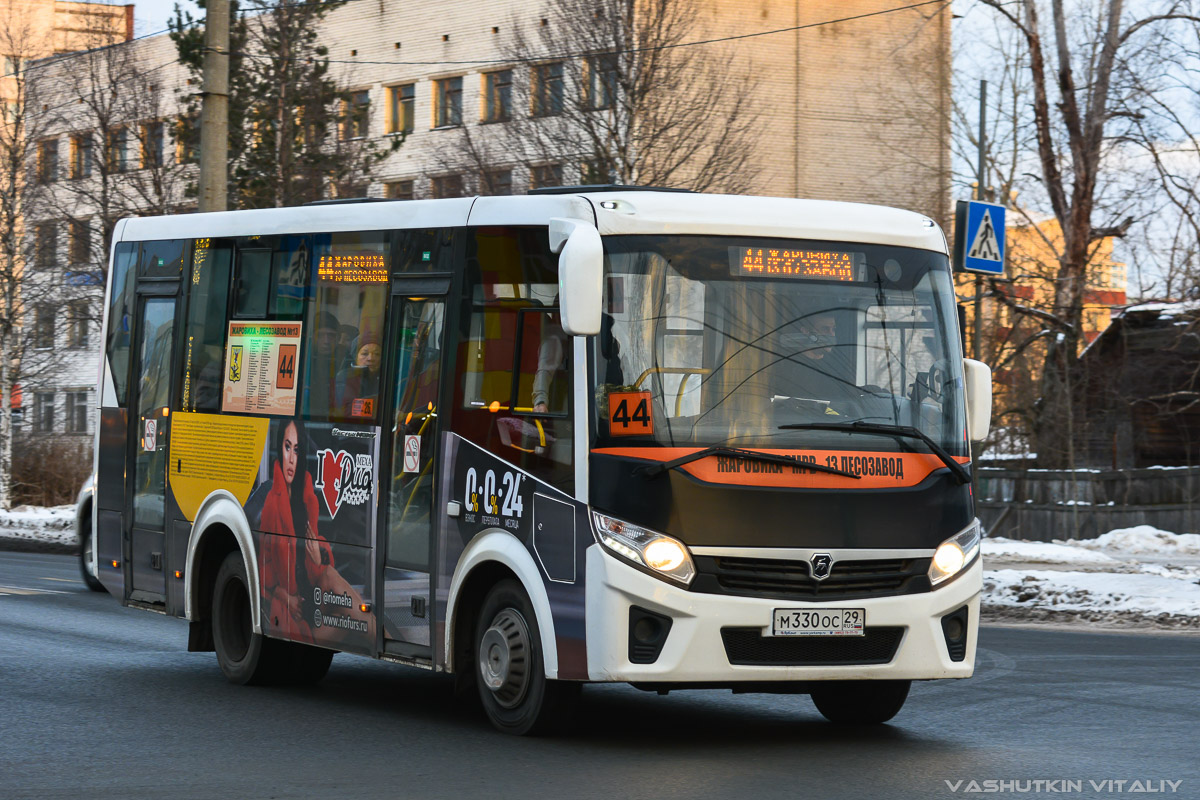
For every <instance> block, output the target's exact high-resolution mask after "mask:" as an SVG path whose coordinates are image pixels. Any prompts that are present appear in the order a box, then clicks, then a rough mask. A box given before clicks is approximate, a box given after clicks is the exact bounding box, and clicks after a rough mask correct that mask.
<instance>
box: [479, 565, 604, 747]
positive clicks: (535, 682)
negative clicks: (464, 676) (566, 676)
mask: <svg viewBox="0 0 1200 800" xmlns="http://www.w3.org/2000/svg"><path fill="white" fill-rule="evenodd" d="M474 642H475V648H474V652H473V653H472V655H473V657H474V658H473V660H474V665H473V668H474V669H475V671H476V672H475V683H476V685H477V686H478V687H479V697H480V700H481V701H482V703H483V708H484V711H486V712H487V715H488V719H490V720H491V722H492V724H493V725H494V726H495V727H496V728H497V729H498V730H500V731H502V732H504V733H511V734H513V735H516V736H523V735H525V734H538V733H548V732H552V731H557V730H561V729H562V728H563V727H565V725H566V724H567V722H569V720H570V719H571V717H572V716H573V715H574V711H575V703H576V701H577V699H578V697H579V689H580V684H578V683H572V682H565V681H555V680H549V679H547V678H546V670H545V667H544V664H545V661H544V659H543V653H542V641H541V637H540V632H539V630H538V624H537V617H536V615H535V614H534V612H533V604H532V603H530V602H529V598H528V597H527V596H526V595H525V591H524V589H522V588H521V585H520V584H519V583H518V582H517V581H515V580H503V581H500V582H499V583H497V584H496V585H495V586H493V587H492V589H491V591H490V592H488V594H487V597H486V598H484V601H483V604H482V605H481V606H480V609H479V616H478V618H477V619H476V621H475V638H474Z"/></svg>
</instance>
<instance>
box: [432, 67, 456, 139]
mask: <svg viewBox="0 0 1200 800" xmlns="http://www.w3.org/2000/svg"><path fill="white" fill-rule="evenodd" d="M461 124H462V78H442V79H441V80H437V81H434V82H433V127H435V128H446V127H450V126H453V125H461Z"/></svg>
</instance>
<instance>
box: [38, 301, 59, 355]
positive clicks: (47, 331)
mask: <svg viewBox="0 0 1200 800" xmlns="http://www.w3.org/2000/svg"><path fill="white" fill-rule="evenodd" d="M54 317H55V313H54V306H38V307H37V314H36V315H35V316H34V318H33V346H34V347H36V348H37V349H39V350H49V349H50V348H52V347H54V322H55V319H54Z"/></svg>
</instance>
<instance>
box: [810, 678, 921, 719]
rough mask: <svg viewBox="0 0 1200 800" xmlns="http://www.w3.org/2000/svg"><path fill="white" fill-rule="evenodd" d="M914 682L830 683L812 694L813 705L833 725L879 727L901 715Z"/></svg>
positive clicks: (825, 683) (823, 684)
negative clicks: (834, 723)
mask: <svg viewBox="0 0 1200 800" xmlns="http://www.w3.org/2000/svg"><path fill="white" fill-rule="evenodd" d="M910 686H912V681H828V682H822V683H821V684H820V686H819V687H818V688H815V689H813V691H812V701H813V705H815V706H816V707H817V711H820V712H821V715H822V716H823V717H825V719H827V720H829V721H830V722H836V723H840V724H843V725H879V724H881V723H884V722H887V721H888V720H889V719H891V718H892V717H894V716H896V715H897V714H898V713H900V709H901V708H902V707H903V706H904V701H905V699H907V698H908V689H909V687H910Z"/></svg>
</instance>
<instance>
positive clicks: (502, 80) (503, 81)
mask: <svg viewBox="0 0 1200 800" xmlns="http://www.w3.org/2000/svg"><path fill="white" fill-rule="evenodd" d="M508 119H512V70H511V69H504V70H500V71H499V72H489V73H487V74H486V75H484V76H483V121H484V122H504V121H505V120H508Z"/></svg>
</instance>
